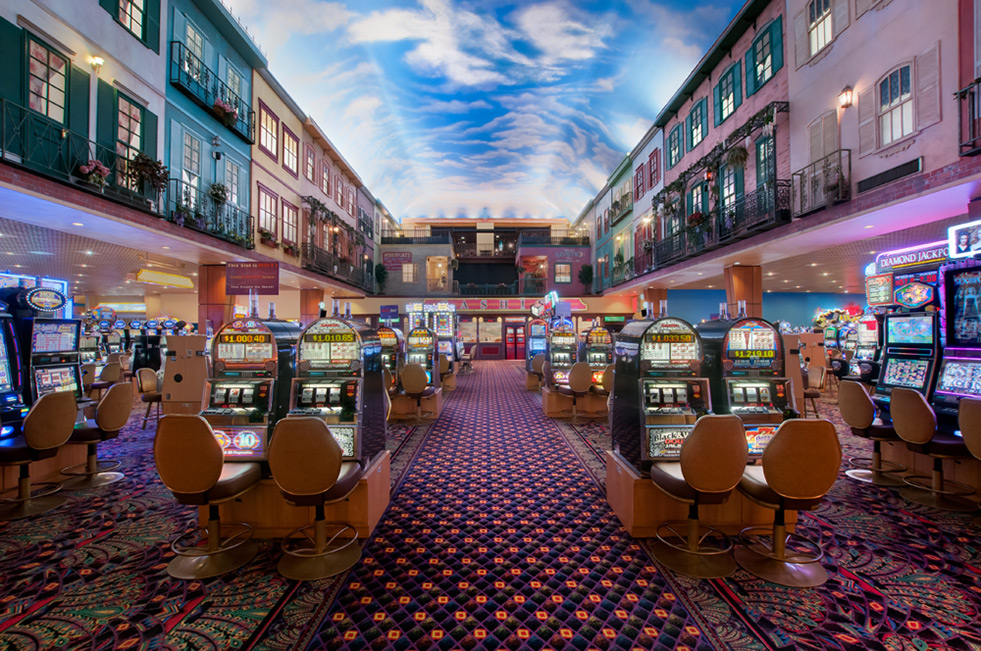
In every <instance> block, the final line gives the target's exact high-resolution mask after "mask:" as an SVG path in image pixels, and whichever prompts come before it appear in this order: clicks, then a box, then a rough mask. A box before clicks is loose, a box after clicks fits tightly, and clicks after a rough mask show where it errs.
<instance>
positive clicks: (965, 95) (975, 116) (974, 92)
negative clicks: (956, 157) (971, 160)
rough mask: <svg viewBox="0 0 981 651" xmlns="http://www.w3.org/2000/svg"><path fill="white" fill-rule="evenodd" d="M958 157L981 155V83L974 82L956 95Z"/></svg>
mask: <svg viewBox="0 0 981 651" xmlns="http://www.w3.org/2000/svg"><path fill="white" fill-rule="evenodd" d="M957 109H958V110H957V112H958V121H959V124H960V143H961V144H960V155H961V156H977V155H978V154H981V82H979V81H978V80H975V81H974V82H973V83H972V84H971V85H970V86H968V87H967V88H964V89H962V90H961V91H960V92H958V93H957Z"/></svg>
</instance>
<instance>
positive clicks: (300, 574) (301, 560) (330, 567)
mask: <svg viewBox="0 0 981 651" xmlns="http://www.w3.org/2000/svg"><path fill="white" fill-rule="evenodd" d="M343 544H344V543H341V545H343ZM359 560H361V548H360V547H359V546H358V545H357V544H354V543H351V544H348V545H347V546H346V547H343V548H338V549H336V550H332V549H331V548H329V547H328V548H327V549H326V551H325V553H324V555H322V556H306V557H303V556H291V555H289V554H283V556H282V558H280V559H279V563H278V564H277V565H276V569H277V570H279V573H280V574H282V575H283V576H285V577H286V578H287V579H293V580H294V581H315V580H317V579H326V578H328V577H331V576H337V575H338V574H343V573H344V572H347V571H348V570H349V569H351V568H352V567H354V566H355V565H357V563H358V561H359Z"/></svg>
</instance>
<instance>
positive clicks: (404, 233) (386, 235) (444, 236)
mask: <svg viewBox="0 0 981 651" xmlns="http://www.w3.org/2000/svg"><path fill="white" fill-rule="evenodd" d="M381 243H382V244H449V243H450V233H449V231H445V232H444V231H438V232H435V233H433V232H431V231H430V230H429V229H428V228H420V229H417V230H411V229H410V230H399V231H391V230H382V236H381Z"/></svg>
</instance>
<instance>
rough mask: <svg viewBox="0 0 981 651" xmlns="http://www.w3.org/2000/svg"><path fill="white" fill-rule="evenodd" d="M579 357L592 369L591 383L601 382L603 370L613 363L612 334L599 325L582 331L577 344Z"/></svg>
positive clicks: (597, 383)
mask: <svg viewBox="0 0 981 651" xmlns="http://www.w3.org/2000/svg"><path fill="white" fill-rule="evenodd" d="M579 359H580V360H582V361H584V362H586V363H587V364H589V366H590V368H592V369H593V384H596V385H599V384H603V371H604V370H606V367H607V366H608V365H609V364H612V363H613V334H612V333H611V332H610V331H609V330H608V329H607V328H604V327H603V326H600V325H596V326H593V327H592V328H590V329H589V330H587V331H586V332H584V333H583V335H582V340H581V342H580V344H579Z"/></svg>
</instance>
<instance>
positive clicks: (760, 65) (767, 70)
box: [746, 30, 773, 88]
mask: <svg viewBox="0 0 981 651" xmlns="http://www.w3.org/2000/svg"><path fill="white" fill-rule="evenodd" d="M753 55H754V56H753V58H754V59H755V62H756V68H755V69H754V70H753V71H749V70H747V71H746V72H751V74H753V75H754V79H755V81H756V86H757V88H758V87H760V86H762V85H763V84H765V83H766V82H767V81H769V79H770V77H772V76H773V39H772V38H771V37H770V30H766V31H764V32H763V34H762V35H761V36H760V37H759V38H758V39H756V42H755V43H753Z"/></svg>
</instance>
